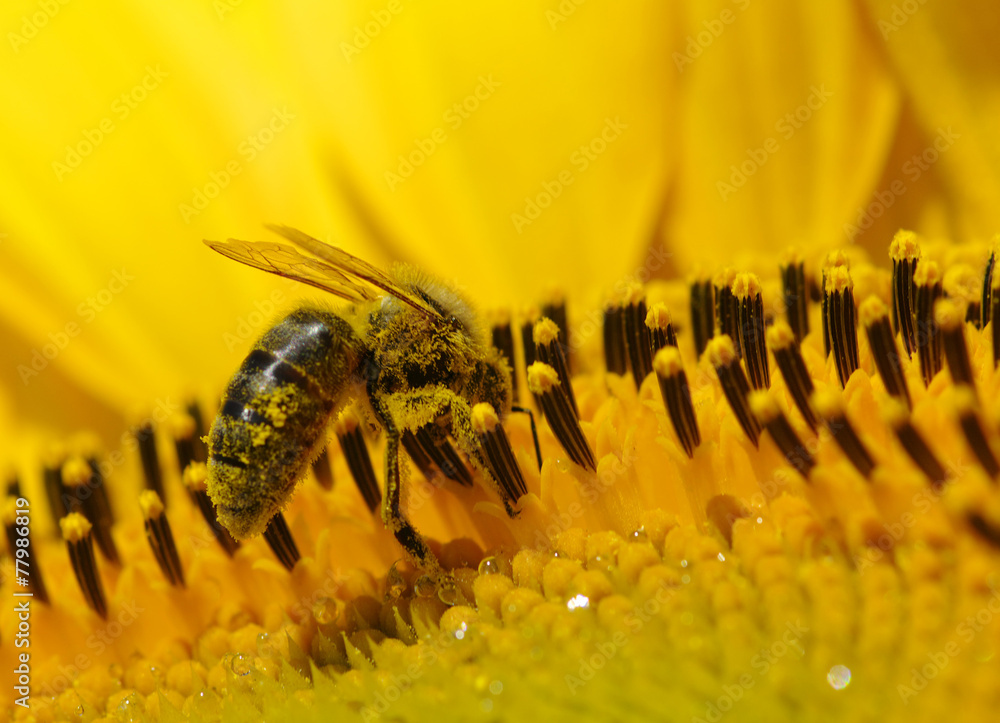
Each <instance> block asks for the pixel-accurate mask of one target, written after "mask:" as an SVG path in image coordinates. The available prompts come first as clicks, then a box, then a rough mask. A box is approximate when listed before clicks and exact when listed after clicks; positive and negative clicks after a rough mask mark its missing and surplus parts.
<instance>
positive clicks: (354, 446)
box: [334, 407, 431, 514]
mask: <svg viewBox="0 0 1000 723" xmlns="http://www.w3.org/2000/svg"><path fill="white" fill-rule="evenodd" d="M334 432H336V434H337V440H338V441H339V442H340V449H341V450H343V452H344V458H345V459H346V460H347V468H348V469H349V470H351V476H352V477H353V478H354V484H355V485H357V487H358V491H359V492H361V496H362V497H363V498H364V500H365V504H366V505H368V511H369V512H371V513H372V514H375V512H376V511H377V510H378V508H379V505H380V504H381V503H382V493H381V492H379V488H378V480H376V479H375V470H374V469H373V468H372V458H371V455H370V454H368V445H367V444H365V438H364V435H363V434H362V433H361V425H360V422H359V421H358V417H357V415H356V414H355V412H354V410H353V409H352V408H351V407H348V408H347V409H345V410H344V411H343V412H341V413H340V416H339V417H338V418H337V422H336V423H335V424H334ZM407 434H408V435H409V437H410V439H412V440H413V442H412V444H413V445H414V446H415V447H418V448H419V447H420V445H419V444H417V441H416V439H415V438H414V437H413V435H412V433H410V432H407ZM406 436H407V435H404V440H403V441H404V444H406ZM406 449H407V452H409V454H410V457H414V453H413V451H411V450H410V447H409V445H407V447H406ZM419 454H420V455H421V461H423V460H427V457H426V455H425V454H424V451H423V449H420V452H419ZM414 461H415V462H416V463H417V466H418V467H419V468H420V471H421V472H424V468H423V467H421V465H420V461H418V460H417V459H416V458H415V457H414ZM427 463H428V467H429V466H430V465H429V460H427ZM424 476H425V477H427V474H426V472H425V473H424ZM427 479H431V477H427Z"/></svg>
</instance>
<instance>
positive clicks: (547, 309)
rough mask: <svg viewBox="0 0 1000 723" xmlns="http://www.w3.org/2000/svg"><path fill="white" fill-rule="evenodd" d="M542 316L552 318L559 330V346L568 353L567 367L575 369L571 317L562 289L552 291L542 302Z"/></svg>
mask: <svg viewBox="0 0 1000 723" xmlns="http://www.w3.org/2000/svg"><path fill="white" fill-rule="evenodd" d="M542 316H544V317H546V318H549V319H552V321H554V322H555V324H556V328H557V329H558V330H559V346H560V347H562V348H563V350H564V352H565V355H566V367H567V368H568V369H569V370H570V371H572V370H573V358H572V354H571V352H572V349H571V348H570V345H569V317H568V316H567V314H566V296H565V295H564V294H563V293H562V292H561V291H553V292H551V293H550V296H549V300H548V301H547V302H546V303H544V304H542Z"/></svg>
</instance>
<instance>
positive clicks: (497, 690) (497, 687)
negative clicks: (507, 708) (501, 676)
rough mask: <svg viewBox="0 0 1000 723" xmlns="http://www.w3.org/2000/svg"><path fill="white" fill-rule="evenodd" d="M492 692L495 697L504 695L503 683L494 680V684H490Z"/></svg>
mask: <svg viewBox="0 0 1000 723" xmlns="http://www.w3.org/2000/svg"><path fill="white" fill-rule="evenodd" d="M490 692H491V693H492V694H493V695H500V694H501V693H503V683H501V682H500V681H499V680H494V681H493V682H492V683H490Z"/></svg>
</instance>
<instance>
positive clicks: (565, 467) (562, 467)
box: [556, 457, 569, 472]
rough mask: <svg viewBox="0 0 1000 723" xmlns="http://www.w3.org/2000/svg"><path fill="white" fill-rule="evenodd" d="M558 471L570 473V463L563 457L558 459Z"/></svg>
mask: <svg viewBox="0 0 1000 723" xmlns="http://www.w3.org/2000/svg"><path fill="white" fill-rule="evenodd" d="M556 469H558V470H559V471H560V472H569V462H567V461H566V460H565V459H563V458H562V457H556Z"/></svg>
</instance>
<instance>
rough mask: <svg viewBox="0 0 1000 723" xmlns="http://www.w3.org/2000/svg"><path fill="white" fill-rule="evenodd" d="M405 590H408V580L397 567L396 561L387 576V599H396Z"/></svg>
mask: <svg viewBox="0 0 1000 723" xmlns="http://www.w3.org/2000/svg"><path fill="white" fill-rule="evenodd" d="M404 592H406V581H405V580H404V579H403V574H402V573H401V572H400V571H399V570H397V569H396V563H395V562H394V563H392V567H390V568H389V572H388V573H386V576H385V596H386V599H389V600H395V599H396V598H398V597H400V596H401V595H402V594H403V593H404Z"/></svg>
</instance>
